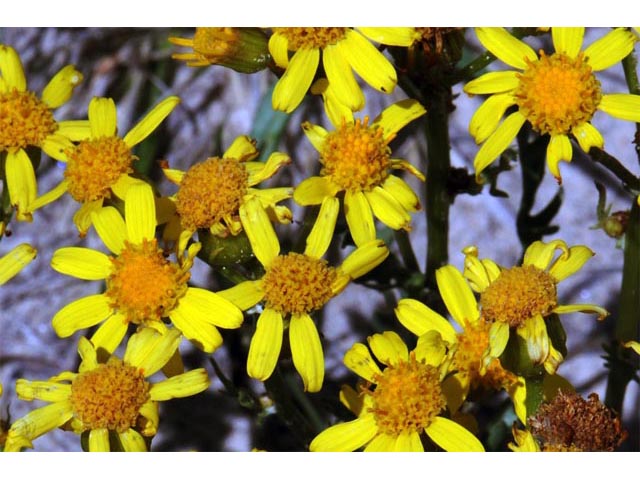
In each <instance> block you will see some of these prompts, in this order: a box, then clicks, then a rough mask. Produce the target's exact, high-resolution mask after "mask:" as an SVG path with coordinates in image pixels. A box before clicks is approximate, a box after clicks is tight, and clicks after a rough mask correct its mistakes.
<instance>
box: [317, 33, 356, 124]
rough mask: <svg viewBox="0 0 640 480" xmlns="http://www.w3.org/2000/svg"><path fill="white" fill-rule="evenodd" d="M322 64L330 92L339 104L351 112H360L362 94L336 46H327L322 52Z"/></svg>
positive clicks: (346, 62) (345, 60)
mask: <svg viewBox="0 0 640 480" xmlns="http://www.w3.org/2000/svg"><path fill="white" fill-rule="evenodd" d="M322 63H323V65H324V71H325V73H326V74H327V79H328V81H329V84H330V85H331V89H332V90H331V91H332V92H333V94H334V95H335V96H336V98H337V100H338V101H339V102H340V103H343V104H345V105H346V106H347V107H349V108H350V109H351V110H354V111H357V110H362V108H363V107H364V94H363V93H362V90H361V89H360V85H358V82H356V79H355V77H354V76H353V70H352V69H351V65H349V62H348V61H347V59H346V58H345V57H344V56H343V54H342V52H341V51H340V48H339V47H338V45H327V46H326V47H325V48H324V49H323V50H322Z"/></svg>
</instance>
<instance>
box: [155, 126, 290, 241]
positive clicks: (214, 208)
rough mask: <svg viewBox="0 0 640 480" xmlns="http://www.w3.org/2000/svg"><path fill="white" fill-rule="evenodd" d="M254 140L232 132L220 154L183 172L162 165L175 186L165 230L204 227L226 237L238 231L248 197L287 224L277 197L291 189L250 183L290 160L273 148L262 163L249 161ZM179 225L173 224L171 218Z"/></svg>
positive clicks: (253, 154) (286, 214)
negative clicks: (230, 141) (172, 208)
mask: <svg viewBox="0 0 640 480" xmlns="http://www.w3.org/2000/svg"><path fill="white" fill-rule="evenodd" d="M258 153H259V152H258V150H257V149H256V147H255V141H253V140H251V139H250V138H249V137H247V136H245V135H242V136H239V137H237V138H236V139H235V140H234V142H233V144H232V145H231V146H230V147H229V148H228V149H227V151H226V152H224V154H223V155H222V157H221V158H220V157H210V158H208V159H207V160H205V161H204V162H200V163H197V164H195V165H193V166H191V168H189V170H187V171H186V172H182V171H180V170H175V169H169V168H165V169H164V173H165V175H166V176H167V178H169V180H171V181H173V182H174V183H176V184H177V185H178V187H179V188H178V191H177V193H176V194H175V195H173V196H172V197H171V199H172V200H173V201H174V203H175V208H176V213H177V217H175V219H174V220H173V221H170V223H169V225H167V228H168V229H170V230H174V231H177V230H180V231H183V230H187V231H189V232H191V233H192V234H193V232H195V231H196V230H198V229H208V230H209V231H210V232H211V233H212V234H214V235H218V236H221V237H225V236H227V235H229V234H231V235H237V234H238V233H240V232H241V231H242V222H241V218H242V216H241V215H240V212H241V211H242V210H243V209H244V208H245V204H246V202H247V201H248V200H249V199H251V198H254V197H256V198H258V199H260V201H261V203H262V205H263V206H264V208H266V209H267V211H268V212H269V213H270V214H271V216H272V217H274V218H275V219H276V220H277V221H278V222H279V223H290V222H291V218H292V214H291V211H290V210H289V209H288V208H287V207H284V206H280V205H277V203H278V202H280V201H282V200H284V199H287V198H290V197H291V195H292V189H291V188H288V187H278V188H265V189H258V188H254V187H255V186H256V185H257V184H259V183H260V182H263V181H265V180H267V179H269V178H271V177H272V176H273V175H275V174H276V173H277V172H278V170H279V169H280V168H281V167H282V166H283V165H286V164H288V163H290V162H291V159H290V158H289V157H288V156H287V155H285V154H284V153H280V152H274V153H272V154H271V155H270V156H269V158H268V159H267V161H266V162H253V161H252V160H253V159H255V158H256V157H257V156H258ZM176 222H177V223H179V224H180V225H179V226H178V227H177V228H176V226H175V225H174V223H176Z"/></svg>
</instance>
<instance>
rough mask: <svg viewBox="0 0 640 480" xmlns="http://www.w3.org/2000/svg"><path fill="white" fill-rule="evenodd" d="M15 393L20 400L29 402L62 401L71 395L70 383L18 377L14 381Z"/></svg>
mask: <svg viewBox="0 0 640 480" xmlns="http://www.w3.org/2000/svg"><path fill="white" fill-rule="evenodd" d="M16 394H17V395H18V398H20V399H21V400H26V401H27V402H31V401H32V400H36V399H37V400H42V401H44V402H63V401H65V400H66V399H68V398H69V397H70V396H71V385H70V384H68V383H58V382H52V381H46V380H44V381H28V380H25V379H24V378H19V379H18V380H17V381H16Z"/></svg>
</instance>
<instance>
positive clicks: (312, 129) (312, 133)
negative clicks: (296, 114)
mask: <svg viewBox="0 0 640 480" xmlns="http://www.w3.org/2000/svg"><path fill="white" fill-rule="evenodd" d="M339 126H340V125H336V127H339ZM302 131H303V132H304V134H305V135H306V136H307V139H308V140H309V141H310V142H311V145H313V148H315V149H316V150H317V151H318V152H320V153H322V150H323V149H324V141H325V138H326V137H327V135H328V132H327V131H326V130H325V129H324V128H322V127H321V126H320V125H314V124H313V123H311V122H304V123H303V124H302Z"/></svg>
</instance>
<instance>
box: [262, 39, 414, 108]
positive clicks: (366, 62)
mask: <svg viewBox="0 0 640 480" xmlns="http://www.w3.org/2000/svg"><path fill="white" fill-rule="evenodd" d="M419 38H420V35H419V34H418V33H417V32H416V31H415V29H414V28H410V27H398V28H384V27H383V28H369V27H360V28H358V29H357V30H356V29H353V28H350V27H321V28H316V27H295V28H280V27H278V28H274V29H273V34H272V35H271V38H270V39H269V51H270V52H271V56H272V57H273V60H274V61H275V63H276V65H277V66H278V67H280V68H284V69H285V72H284V75H283V76H282V77H281V78H280V80H278V83H277V84H276V86H275V89H274V91H273V97H272V103H273V108H274V109H275V110H282V111H284V112H287V113H291V112H292V111H293V110H294V109H295V108H296V107H297V106H298V105H299V104H300V102H301V101H302V99H303V98H304V96H305V94H306V93H307V90H309V87H310V86H311V83H312V82H313V78H314V77H315V74H316V71H317V69H318V66H319V65H320V52H322V66H323V67H324V71H325V73H326V76H327V79H328V80H329V83H331V84H332V85H334V88H335V89H336V95H337V98H338V99H339V101H340V102H341V103H343V104H345V105H346V106H348V107H349V108H350V109H351V110H352V111H358V110H361V109H362V108H363V107H364V102H365V99H364V95H363V93H362V90H361V89H360V86H359V85H358V82H357V81H356V78H355V76H354V75H353V70H355V71H356V73H357V74H358V75H359V76H360V77H362V79H363V80H364V81H365V82H366V83H368V84H369V85H370V86H371V87H373V88H375V89H376V90H378V91H380V92H383V93H391V92H393V89H394V88H395V86H396V83H397V81H398V80H397V75H396V71H395V68H394V67H393V65H392V64H391V63H390V62H389V60H387V59H386V58H385V56H384V55H383V54H382V53H380V51H378V49H377V48H376V47H375V46H374V45H373V44H372V43H371V42H370V41H369V40H368V39H370V40H373V41H375V42H378V43H382V44H385V45H396V46H404V47H407V46H409V45H411V44H413V42H414V41H415V40H417V39H419ZM289 52H294V53H293V56H292V57H291V59H289Z"/></svg>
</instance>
